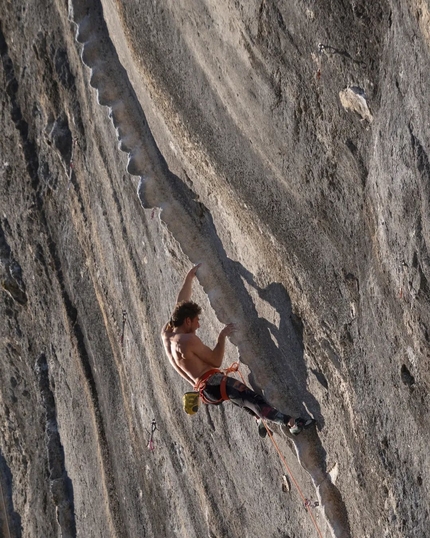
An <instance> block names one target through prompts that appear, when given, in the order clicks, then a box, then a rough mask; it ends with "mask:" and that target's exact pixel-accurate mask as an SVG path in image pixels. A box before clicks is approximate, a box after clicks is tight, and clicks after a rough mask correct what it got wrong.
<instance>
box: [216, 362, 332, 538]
mask: <svg viewBox="0 0 430 538" xmlns="http://www.w3.org/2000/svg"><path fill="white" fill-rule="evenodd" d="M224 372H225V373H230V372H237V373H238V374H239V375H240V377H241V379H242V382H243V384H244V385H246V383H245V379H244V378H243V375H242V373H241V371H240V370H239V363H238V362H234V363H233V364H232V365H231V366H229V367H228V368H226V369H225V370H224ZM262 420H263V419H262ZM263 424H264V427H265V428H266V431H267V433H268V434H269V437H270V440H271V441H272V443H273V446H274V447H275V449H276V452H277V453H278V455H279V458H280V459H281V461H282V463H283V464H284V467H285V469H286V471H287V473H288V475H289V477H290V478H291V481H292V482H293V484H294V485H295V486H296V489H297V491H298V493H299V495H300V497H301V499H302V501H303V505H304V507H305V508H306V510H307V511H308V513H309V515H310V517H311V520H312V523H313V524H314V527H315V529H316V531H317V533H318V536H319V537H320V538H323V535H322V533H321V530H320V528H319V527H318V523H317V522H316V519H315V517H314V515H313V514H312V512H311V505H310V503H309V502H307V501H308V499H306V497H305V496H304V495H303V493H302V490H301V489H300V486H299V484H298V483H297V480H296V479H295V478H294V476H293V473H292V472H291V469H290V468H289V466H288V464H287V462H286V460H285V458H284V456H283V455H282V452H281V450H280V448H279V446H278V444H277V442H276V441H275V438H274V437H273V434H272V432H271V431H270V429H269V427H268V426H267V424H266V421H265V420H263Z"/></svg>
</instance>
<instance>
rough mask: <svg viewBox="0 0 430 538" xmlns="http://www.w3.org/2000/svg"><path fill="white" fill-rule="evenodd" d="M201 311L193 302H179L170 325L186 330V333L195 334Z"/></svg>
mask: <svg viewBox="0 0 430 538" xmlns="http://www.w3.org/2000/svg"><path fill="white" fill-rule="evenodd" d="M201 311H202V309H201V308H200V306H199V305H198V304H196V303H194V302H193V301H181V302H180V303H178V304H177V305H176V307H175V310H174V311H173V314H172V317H171V318H170V323H171V325H173V327H182V326H183V325H184V326H185V328H186V329H187V332H195V331H196V330H197V329H198V328H199V327H200V325H199V319H198V317H199V315H200V314H201Z"/></svg>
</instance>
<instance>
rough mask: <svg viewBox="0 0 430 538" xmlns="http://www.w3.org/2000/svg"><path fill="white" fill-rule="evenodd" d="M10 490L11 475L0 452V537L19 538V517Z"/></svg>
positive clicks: (20, 533) (11, 486) (20, 534)
mask: <svg viewBox="0 0 430 538" xmlns="http://www.w3.org/2000/svg"><path fill="white" fill-rule="evenodd" d="M12 488H13V480H12V473H11V472H10V469H9V467H8V465H7V463H6V460H5V459H4V457H3V454H2V453H1V452H0V536H2V537H4V538H21V536H22V530H21V516H20V515H19V514H17V513H16V512H15V510H14V507H13V498H12Z"/></svg>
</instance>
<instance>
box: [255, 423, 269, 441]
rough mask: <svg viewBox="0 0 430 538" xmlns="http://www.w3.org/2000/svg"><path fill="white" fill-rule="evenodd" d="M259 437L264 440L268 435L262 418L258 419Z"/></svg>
mask: <svg viewBox="0 0 430 538" xmlns="http://www.w3.org/2000/svg"><path fill="white" fill-rule="evenodd" d="M257 426H258V435H259V436H260V437H261V438H262V439H264V438H265V437H266V435H267V430H266V426H265V425H264V422H263V420H262V419H261V418H257Z"/></svg>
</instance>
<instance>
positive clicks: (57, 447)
mask: <svg viewBox="0 0 430 538" xmlns="http://www.w3.org/2000/svg"><path fill="white" fill-rule="evenodd" d="M35 370H36V374H37V377H38V381H39V390H40V395H41V398H42V404H43V408H44V410H45V436H46V437H45V439H46V451H47V456H48V466H49V480H50V490H51V495H52V500H53V501H54V504H55V506H56V512H57V521H58V524H59V526H60V529H61V536H62V537H63V538H74V537H75V536H76V524H75V515H74V502H73V485H72V481H71V480H70V478H69V476H68V474H67V471H66V467H65V459H64V450H63V445H62V444H61V439H60V433H59V431H58V424H57V413H56V408H55V398H54V394H53V393H52V390H51V388H50V384H49V371H48V362H47V360H46V356H45V354H44V353H42V354H41V355H40V356H39V358H38V359H37V361H36V366H35Z"/></svg>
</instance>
